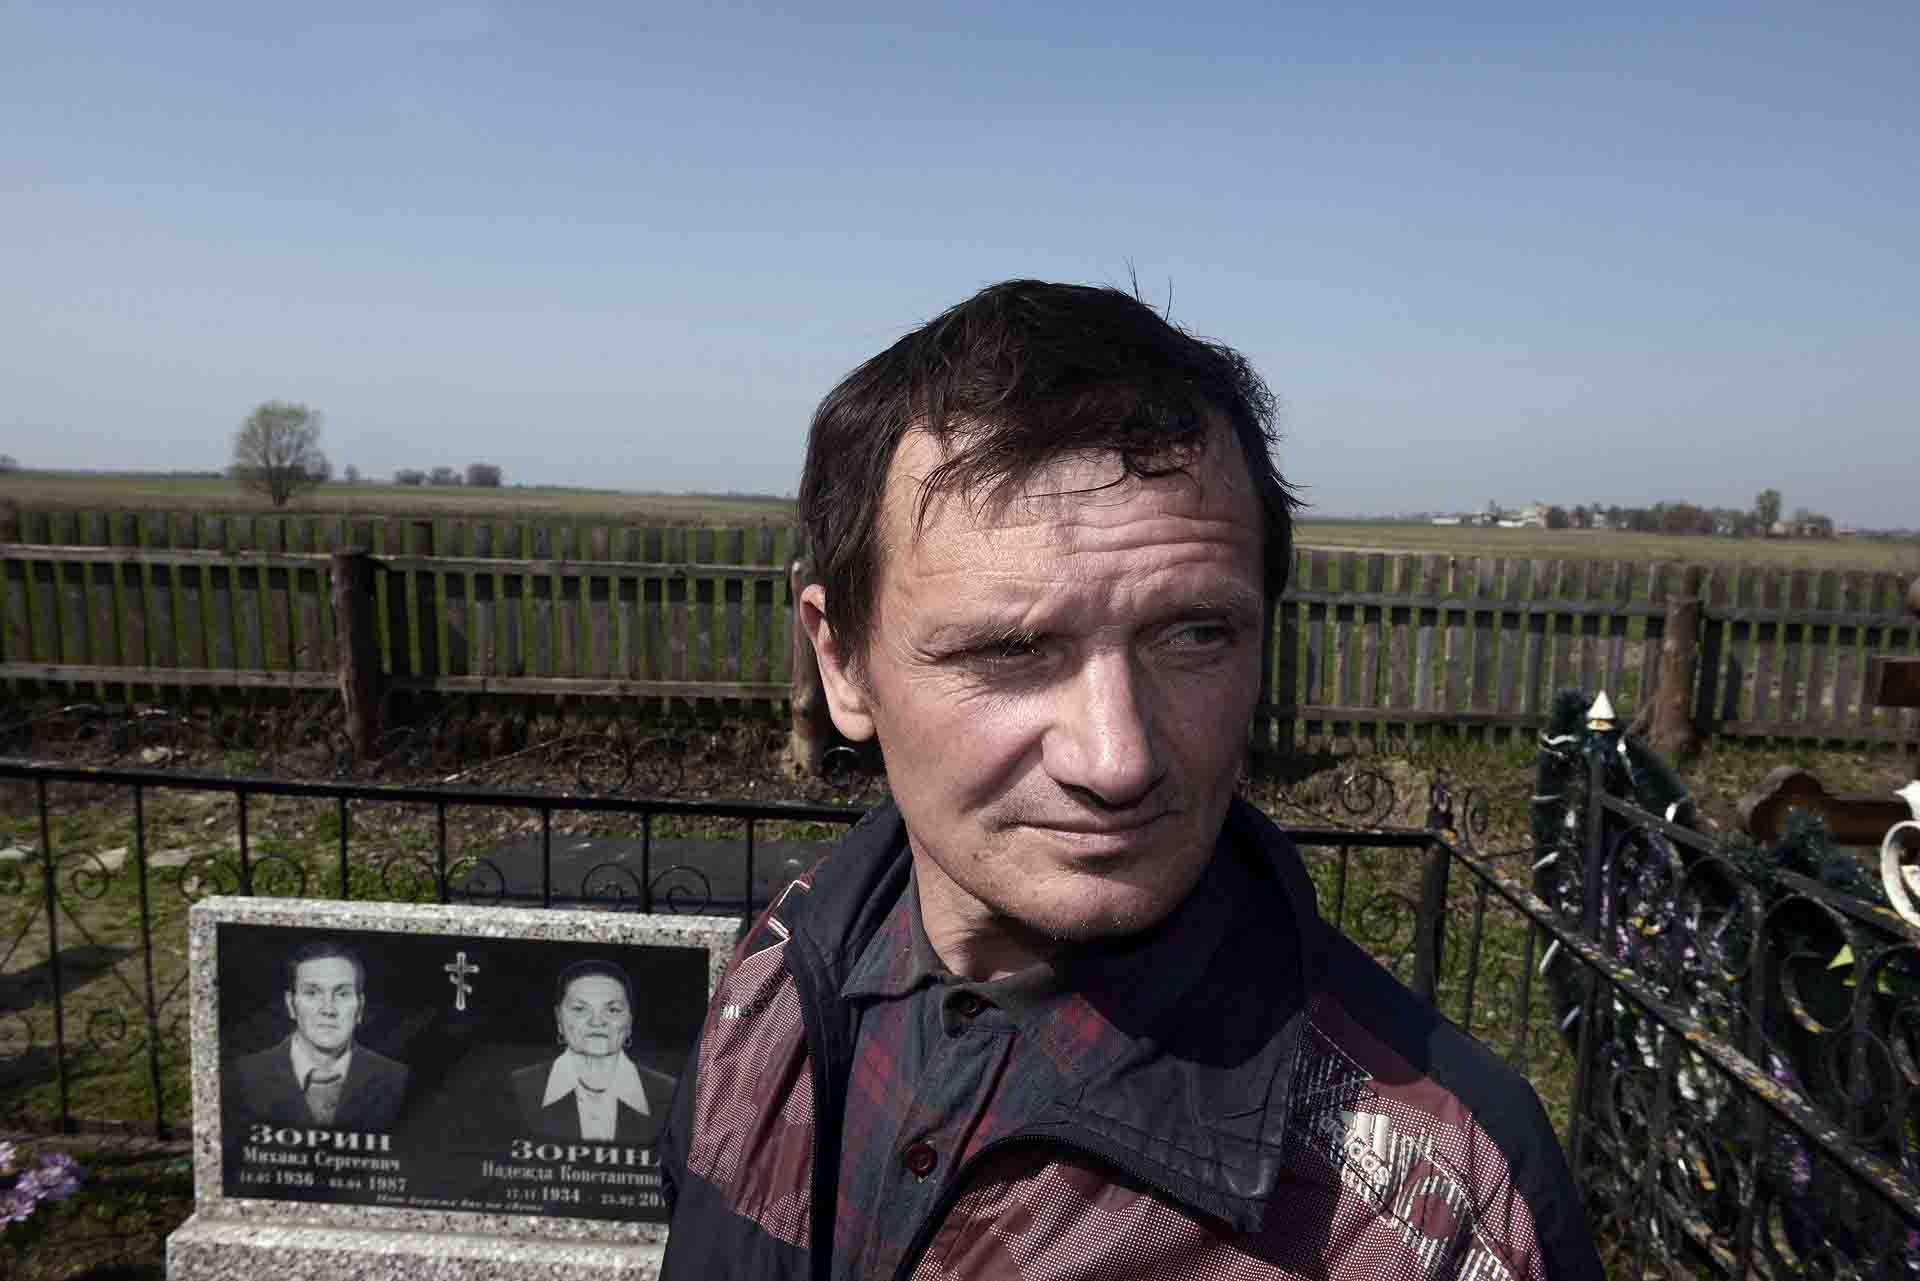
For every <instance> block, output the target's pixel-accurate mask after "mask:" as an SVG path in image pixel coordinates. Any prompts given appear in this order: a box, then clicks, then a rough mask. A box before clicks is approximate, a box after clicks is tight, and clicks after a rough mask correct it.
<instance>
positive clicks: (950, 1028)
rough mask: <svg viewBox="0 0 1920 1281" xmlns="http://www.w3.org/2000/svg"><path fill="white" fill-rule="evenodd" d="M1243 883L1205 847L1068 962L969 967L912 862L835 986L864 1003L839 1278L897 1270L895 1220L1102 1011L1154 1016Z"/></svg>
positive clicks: (1034, 1087)
mask: <svg viewBox="0 0 1920 1281" xmlns="http://www.w3.org/2000/svg"><path fill="white" fill-rule="evenodd" d="M1250 893H1251V891H1250V887H1249V886H1248V885H1247V884H1246V878H1245V874H1244V872H1243V871H1242V869H1241V868H1240V866H1239V864H1238V863H1237V862H1236V861H1235V860H1233V859H1231V858H1215V859H1214V860H1213V861H1212V862H1211V863H1210V864H1209V865H1208V869H1207V872H1206V874H1205V875H1203V876H1202V877H1201V879H1200V883H1199V885H1197V886H1196V887H1195V888H1194V891H1193V892H1192V893H1191V894H1189V895H1188V896H1187V900H1186V901H1185V902H1184V903H1182V904H1181V905H1180V906H1179V907H1178V908H1177V909H1175V910H1174V912H1173V913H1172V914H1171V915H1170V916H1169V917H1168V919H1167V920H1166V921H1164V922H1162V923H1161V924H1160V925H1159V926H1158V927H1156V928H1154V929H1152V930H1149V931H1147V932H1146V933H1145V934H1143V935H1137V936H1134V937H1131V938H1128V939H1123V940H1119V941H1117V942H1115V943H1112V944H1093V945H1089V946H1085V947H1082V948H1081V949H1079V958H1078V963H1076V962H1075V961H1071V960H1070V961H1067V962H1064V963H1063V966H1064V970H1065V972H1063V967H1062V966H1056V965H1055V964H1052V963H1048V962H1042V963H1039V964H1036V965H1032V966H1029V967H1028V968H1026V969H1024V970H1021V971H1020V972H1018V973H1016V974H1011V975H1008V976H1007V977H1005V978H1001V979H995V980H993V981H991V982H975V981H971V980H967V979H963V978H960V977H959V976H957V975H955V974H954V973H953V972H952V971H950V970H948V969H947V967H946V965H945V964H944V963H942V962H941V960H940V957H939V954H938V953H936V952H935V951H934V950H933V945H932V943H930V942H929V941H928V939H927V934H926V928H925V926H924V925H923V924H922V923H921V920H920V902H919V896H918V894H917V893H916V892H915V886H914V882H913V880H912V879H911V878H910V879H909V880H908V883H907V887H906V890H905V892H903V893H902V894H901V896H900V898H899V900H898V901H896V902H895V904H894V906H893V910H892V911H891V912H890V913H888V915H887V919H886V922H885V923H884V924H883V925H881V927H880V929H879V931H878V932H877V933H876V934H875V935H874V937H873V939H872V941H871V942H870V943H869V944H868V945H867V947H866V948H865V950H864V951H862V952H861V954H860V957H859V959H858V960H857V961H856V962H855V963H854V966H853V968H852V970H851V971H850V972H849V973H848V975H847V979H846V982H845V984H844V985H843V986H842V987H841V991H840V994H841V996H842V997H843V998H845V999H846V1000H848V1001H851V1002H853V1003H854V1005H855V1007H856V1008H857V1009H858V1011H859V1016H858V1024H857V1031H856V1034H855V1035H856V1042H855V1044H856V1049H855V1054H854V1061H853V1073H852V1078H851V1080H850V1081H849V1082H848V1095H847V1100H848V1102H847V1110H846V1117H845V1126H844V1129H843V1141H842V1143H841V1149H840V1150H841V1153H842V1155H841V1164H840V1196H839V1206H838V1213H837V1215H836V1216H835V1218H836V1222H835V1225H834V1255H835V1259H836V1266H835V1268H834V1276H835V1278H837V1279H838V1278H848V1279H851V1278H858V1277H873V1276H892V1275H894V1273H895V1269H896V1268H897V1267H898V1266H899V1264H900V1261H901V1257H902V1254H903V1252H904V1251H905V1250H906V1248H907V1247H908V1245H909V1241H908V1239H907V1238H906V1237H904V1236H902V1235H901V1234H900V1232H899V1231H898V1229H897V1226H896V1225H897V1224H899V1223H903V1222H907V1223H911V1222H915V1221H917V1220H918V1219H919V1218H921V1217H923V1216H924V1215H925V1214H926V1213H927V1212H928V1210H929V1209H930V1207H931V1206H932V1205H933V1204H934V1203H935V1202H936V1201H937V1200H939V1198H940V1197H941V1195H942V1193H943V1192H944V1191H945V1190H946V1187H947V1183H948V1180H949V1177H950V1176H951V1175H952V1173H953V1171H955V1170H956V1169H958V1168H959V1167H960V1166H961V1165H962V1164H964V1163H965V1161H966V1160H967V1158H969V1157H971V1156H972V1155H973V1154H974V1153H976V1152H978V1151H979V1150H980V1149H981V1148H982V1147H983V1146H985V1145H986V1144H988V1143H991V1142H993V1141H994V1140H995V1139H997V1138H1000V1137H1001V1136H1003V1135H1007V1134H1010V1133H1012V1132H1013V1131H1015V1130H1018V1129H1020V1128H1021V1127H1022V1126H1024V1125H1026V1124H1027V1123H1028V1122H1029V1121H1031V1120H1032V1119H1033V1116H1034V1114H1035V1113H1036V1112H1037V1111H1038V1110H1039V1109H1040V1108H1041V1107H1042V1106H1043V1105H1044V1104H1045V1103H1046V1102H1047V1101H1048V1100H1050V1099H1052V1098H1054V1097H1056V1096H1057V1095H1058V1094H1059V1093H1060V1092H1061V1091H1062V1090H1063V1089H1064V1088H1065V1082H1066V1080H1067V1079H1068V1078H1069V1077H1070V1076H1071V1074H1072V1073H1074V1072H1076V1071H1081V1070H1084V1068H1085V1066H1086V1061H1087V1059H1088V1057H1089V1056H1090V1055H1092V1054H1094V1053H1095V1052H1096V1047H1099V1046H1101V1044H1102V1042H1103V1039H1104V1038H1103V1037H1102V1035H1101V1033H1102V1030H1103V1029H1104V1027H1105V1025H1106V1024H1107V1023H1108V1022H1109V1021H1110V1020H1111V1019H1113V1018H1115V1017H1116V1016H1118V1017H1121V1018H1122V1021H1123V1022H1127V1023H1129V1024H1133V1025H1136V1026H1152V1025H1153V1022H1154V1020H1155V1019H1156V1018H1157V1017H1158V1016H1159V1014H1160V1013H1161V1012H1162V1011H1164V1010H1165V1009H1167V1008H1168V1007H1169V1006H1170V1005H1171V1004H1172V1003H1174V1002H1177V1001H1178V1000H1180V999H1181V998H1182V997H1183V996H1184V995H1186V992H1187V989H1188V987H1189V986H1190V985H1191V984H1192V983H1193V982H1194V981H1195V980H1197V979H1198V977H1199V969H1200V962H1199V960H1198V959H1196V958H1204V957H1205V955H1206V949H1205V948H1204V947H1203V946H1201V941H1202V940H1204V939H1207V938H1210V937H1218V936H1219V935H1221V934H1222V933H1224V932H1225V931H1226V930H1228V929H1229V928H1231V926H1232V925H1233V924H1234V921H1235V919H1236V918H1237V917H1238V916H1239V915H1240V914H1241V912H1242V910H1243V909H1242V906H1241V905H1242V904H1243V903H1244V902H1245V901H1246V900H1247V898H1248V897H1249V895H1250ZM1275 980H1276V982H1280V983H1288V982H1289V981H1293V982H1297V980H1291V976H1288V975H1284V974H1276V975H1275ZM1120 1011H1125V1014H1124V1015H1121V1014H1120V1013H1119V1012H1120ZM903 1158H904V1159H903ZM874 1207H884V1208H883V1209H880V1210H878V1211H877V1212H876V1211H875V1209H874Z"/></svg>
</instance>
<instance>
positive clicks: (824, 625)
mask: <svg viewBox="0 0 1920 1281" xmlns="http://www.w3.org/2000/svg"><path fill="white" fill-rule="evenodd" d="M800 625H801V626H802V627H804V628H806V629H807V638H808V639H809V640H811V641H812V642H813V656H814V659H815V660H816V661H817V662H818V663H819V664H820V685H821V687H822V688H823V689H825V690H826V692H827V710H828V711H829V712H831V713H832V714H833V725H834V728H835V729H837V730H839V731H840V732H841V733H842V734H844V735H845V736H846V737H847V738H848V739H849V740H850V741H852V742H855V743H864V742H865V741H866V740H868V739H870V738H872V737H873V733H874V727H873V707H872V700H871V698H869V697H868V694H867V688H866V685H865V683H864V682H862V681H861V680H860V678H859V677H857V676H855V675H854V667H853V663H852V661H851V657H850V656H849V655H848V654H846V653H845V652H843V650H842V647H841V645H840V643H839V640H838V638H837V637H835V636H834V634H833V624H831V623H829V622H828V621H827V589H826V587H825V586H823V585H822V584H820V583H809V584H807V586H806V587H805V588H804V589H803V590H802V591H801V593H800Z"/></svg>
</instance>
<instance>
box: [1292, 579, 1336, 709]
mask: <svg viewBox="0 0 1920 1281" xmlns="http://www.w3.org/2000/svg"><path fill="white" fill-rule="evenodd" d="M1307 581H1308V584H1309V585H1310V586H1312V587H1314V588H1316V589H1319V590H1329V589H1331V587H1332V581H1333V560H1332V557H1331V556H1330V554H1329V553H1327V552H1322V551H1316V552H1309V553H1308V555H1307ZM1306 638H1307V646H1306V653H1305V671H1304V672H1303V674H1302V680H1301V682H1300V703H1301V706H1302V707H1307V706H1313V705H1316V704H1324V703H1326V702H1327V697H1326V688H1325V687H1326V680H1327V664H1328V661H1329V658H1330V657H1331V656H1330V654H1329V653H1328V644H1329V642H1330V640H1331V636H1330V634H1329V632H1328V624H1327V607H1326V605H1324V604H1323V603H1321V602H1319V601H1313V602H1310V603H1309V604H1308V605H1307V621H1306ZM1305 730H1306V734H1307V735H1308V736H1309V737H1311V736H1313V735H1315V734H1318V733H1320V732H1321V731H1320V728H1319V726H1317V725H1316V724H1314V723H1312V722H1308V723H1307V724H1306V725H1305Z"/></svg>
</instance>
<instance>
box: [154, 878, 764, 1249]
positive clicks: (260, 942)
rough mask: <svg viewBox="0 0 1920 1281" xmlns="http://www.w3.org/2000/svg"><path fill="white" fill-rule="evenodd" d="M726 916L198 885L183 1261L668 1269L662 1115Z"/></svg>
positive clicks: (178, 1238) (732, 925) (729, 936)
mask: <svg viewBox="0 0 1920 1281" xmlns="http://www.w3.org/2000/svg"><path fill="white" fill-rule="evenodd" d="M736 926H737V922H736V921H735V920H733V919H732V918H719V917H707V916H657V915H656V916H643V915H638V914H632V913H620V912H576V911H543V910H535V909H524V908H501V907H487V908H481V907H471V906H457V907H452V906H414V905H399V904H381V903H335V902H322V901H315V900H300V899H242V898H214V899H208V900H205V901H204V902H201V903H198V904H196V905H195V906H194V908H193V912H192V916H191V921H190V925H189V951H190V980H189V981H190V984H191V992H192V1019H193V1027H192V1046H193V1069H194V1070H193V1092H194V1097H193V1115H194V1201H195V1206H194V1213H193V1216H192V1217H191V1218H189V1219H188V1220H187V1221H186V1223H184V1224H182V1225H181V1227H180V1228H179V1229H178V1230H177V1231H175V1232H174V1233H173V1235H172V1236H171V1237H169V1238H168V1240H167V1276H168V1278H169V1281H261V1279H262V1278H265V1277H297V1278H301V1281H348V1279H350V1278H351V1279H352V1281H382V1279H384V1278H396V1279H397V1278H402V1277H404V1278H418V1279H430V1281H510V1279H514V1278H525V1279H527V1281H535V1279H538V1281H562V1279H563V1278H565V1279H567V1281H576V1279H579V1281H598V1279H600V1278H606V1279H608V1281H612V1279H614V1278H618V1279H620V1281H631V1279H634V1278H647V1277H653V1276H656V1275H658V1272H659V1267H660V1257H661V1253H662V1251H663V1249H664V1247H665V1242H666V1234H667V1225H666V1218H667V1212H666V1206H665V1203H664V1199H663V1198H662V1196H661V1191H660V1173H659V1161H658V1152H657V1147H656V1144H657V1141H658V1138H659V1130H660V1126H661V1124H662V1122H663V1121H664V1120H665V1117H666V1113H667V1109H668V1107H669V1106H670V1104H671V1101H672V1095H673V1090H674V1088H675V1086H676V1083H677V1082H676V1078H677V1074H678V1073H679V1072H680V1071H681V1070H682V1067H683V1065H684V1063H685V1060H686V1057H687V1054H688V1052H689V1051H690V1049H691V1047H692V1045H693V1044H694V1042H695V1040H696V1039H697V1038H698V1035H699V1030H700V1024H701V1020H702V1019H703V1018H704V1015H705V1010H706V1005H707V1001H708V998H709V995H710V994H711V992H712V990H713V986H714V984H715V983H716V982H717V981H718V979H719V976H720V973H721V970H722V969H723V968H724V966H725V964H726V960H727V958H728V956H729V955H730V953H731V950H732V947H733V943H734V939H735V931H736Z"/></svg>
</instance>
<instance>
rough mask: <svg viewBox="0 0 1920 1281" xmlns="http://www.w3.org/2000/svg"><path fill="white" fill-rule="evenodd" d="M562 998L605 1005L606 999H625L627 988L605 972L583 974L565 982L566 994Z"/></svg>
mask: <svg viewBox="0 0 1920 1281" xmlns="http://www.w3.org/2000/svg"><path fill="white" fill-rule="evenodd" d="M563 999H564V1000H565V1001H586V1002H588V1003H589V1004H593V1005H605V1004H606V1003H607V1002H608V1001H625V1000H626V999H627V989H626V988H625V987H624V986H622V985H621V983H620V980H618V979H615V978H609V977H607V976H606V975H605V974H585V975H582V976H581V977H579V978H577V979H575V980H574V981H573V982H571V983H569V984H567V994H566V996H565V998H563Z"/></svg>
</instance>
